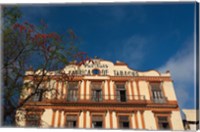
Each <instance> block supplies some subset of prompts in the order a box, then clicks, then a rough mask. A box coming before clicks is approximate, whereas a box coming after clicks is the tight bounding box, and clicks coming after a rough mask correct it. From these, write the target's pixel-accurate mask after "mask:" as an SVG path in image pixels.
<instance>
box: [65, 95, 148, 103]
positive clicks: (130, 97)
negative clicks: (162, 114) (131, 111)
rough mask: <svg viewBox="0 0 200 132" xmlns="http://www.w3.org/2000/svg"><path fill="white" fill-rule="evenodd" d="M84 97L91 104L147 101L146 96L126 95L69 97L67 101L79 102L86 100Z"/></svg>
mask: <svg viewBox="0 0 200 132" xmlns="http://www.w3.org/2000/svg"><path fill="white" fill-rule="evenodd" d="M80 97H82V98H80ZM83 97H86V99H89V100H90V101H91V102H103V101H106V100H109V99H110V100H112V101H116V102H131V101H145V100H146V99H145V96H144V95H125V96H120V95H98V96H97V95H80V96H79V97H78V96H74V95H73V96H71V95H68V96H67V101H68V102H77V101H81V100H84V99H83Z"/></svg>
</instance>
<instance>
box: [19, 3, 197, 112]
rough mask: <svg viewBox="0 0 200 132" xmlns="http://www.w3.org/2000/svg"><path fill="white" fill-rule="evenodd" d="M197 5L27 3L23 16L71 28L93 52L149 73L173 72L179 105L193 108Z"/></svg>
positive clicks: (61, 30) (55, 27)
mask: <svg viewBox="0 0 200 132" xmlns="http://www.w3.org/2000/svg"><path fill="white" fill-rule="evenodd" d="M194 6H195V3H165V4H162V3H154V4H153V3H149V4H139V3H132V4H101V5H98V4H84V5H51V6H46V5H37V6H36V5H35V6H30V5H24V6H21V10H22V13H23V18H22V19H23V20H24V21H29V22H31V23H38V22H40V20H41V19H44V20H45V22H46V23H47V24H48V26H49V30H50V31H56V32H59V33H64V32H66V30H67V29H68V28H72V29H73V30H74V31H75V33H76V34H77V35H78V37H79V38H80V40H81V43H80V49H81V50H82V51H85V52H87V53H88V55H89V56H91V57H94V56H98V57H100V58H103V59H106V60H111V61H113V62H115V61H116V60H120V61H123V62H125V63H127V64H128V65H129V66H130V67H131V68H133V69H136V70H140V71H146V70H150V69H157V70H159V71H161V72H165V71H166V70H170V71H171V74H172V79H173V80H174V87H175V90H176V93H177V98H178V101H179V103H180V107H181V108H194V95H195V94H194V72H195V71H194V40H193V38H194Z"/></svg>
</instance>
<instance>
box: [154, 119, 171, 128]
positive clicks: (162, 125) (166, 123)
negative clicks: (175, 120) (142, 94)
mask: <svg viewBox="0 0 200 132" xmlns="http://www.w3.org/2000/svg"><path fill="white" fill-rule="evenodd" d="M157 118H158V127H159V129H161V130H169V129H170V125H169V121H168V117H167V116H158V117H157Z"/></svg>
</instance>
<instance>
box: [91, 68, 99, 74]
mask: <svg viewBox="0 0 200 132" xmlns="http://www.w3.org/2000/svg"><path fill="white" fill-rule="evenodd" d="M92 74H93V75H99V74H100V71H99V70H98V69H94V70H92Z"/></svg>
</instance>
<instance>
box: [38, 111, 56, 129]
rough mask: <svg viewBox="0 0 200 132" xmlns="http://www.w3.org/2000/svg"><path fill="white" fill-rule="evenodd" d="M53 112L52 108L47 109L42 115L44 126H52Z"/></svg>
mask: <svg viewBox="0 0 200 132" xmlns="http://www.w3.org/2000/svg"><path fill="white" fill-rule="evenodd" d="M52 114H53V111H52V109H45V111H44V113H43V115H42V116H41V123H42V127H51V121H52Z"/></svg>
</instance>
